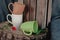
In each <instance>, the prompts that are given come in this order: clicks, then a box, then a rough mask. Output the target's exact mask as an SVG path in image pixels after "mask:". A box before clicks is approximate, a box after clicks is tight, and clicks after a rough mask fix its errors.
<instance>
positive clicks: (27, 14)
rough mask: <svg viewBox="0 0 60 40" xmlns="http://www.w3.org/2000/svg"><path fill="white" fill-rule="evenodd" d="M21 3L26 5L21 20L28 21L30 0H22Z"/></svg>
mask: <svg viewBox="0 0 60 40" xmlns="http://www.w3.org/2000/svg"><path fill="white" fill-rule="evenodd" d="M23 3H24V4H25V5H26V7H25V10H24V15H23V16H24V17H23V21H24V22H25V21H29V13H30V11H29V10H30V0H24V1H23Z"/></svg>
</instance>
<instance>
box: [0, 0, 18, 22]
mask: <svg viewBox="0 0 60 40" xmlns="http://www.w3.org/2000/svg"><path fill="white" fill-rule="evenodd" d="M14 1H17V0H0V22H3V21H6V15H7V14H9V11H8V8H7V6H8V4H9V3H10V2H14Z"/></svg>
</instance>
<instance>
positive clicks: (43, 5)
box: [36, 0, 47, 29]
mask: <svg viewBox="0 0 60 40" xmlns="http://www.w3.org/2000/svg"><path fill="white" fill-rule="evenodd" d="M46 12H47V0H38V1H37V14H36V20H37V21H38V24H39V26H41V28H42V29H44V28H45V27H46Z"/></svg>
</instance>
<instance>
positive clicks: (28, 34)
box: [23, 30, 32, 36]
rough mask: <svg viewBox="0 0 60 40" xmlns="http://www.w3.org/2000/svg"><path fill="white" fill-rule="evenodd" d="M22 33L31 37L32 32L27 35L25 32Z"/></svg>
mask: <svg viewBox="0 0 60 40" xmlns="http://www.w3.org/2000/svg"><path fill="white" fill-rule="evenodd" d="M23 33H24V34H25V35H27V36H30V35H32V32H30V33H27V32H25V31H24V30H23Z"/></svg>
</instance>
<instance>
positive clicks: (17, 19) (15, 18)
mask: <svg viewBox="0 0 60 40" xmlns="http://www.w3.org/2000/svg"><path fill="white" fill-rule="evenodd" d="M9 16H10V17H11V18H12V22H11V21H10V20H9V19H8V18H9ZM22 17H23V15H15V14H8V15H7V21H8V22H9V23H11V24H13V26H14V27H16V28H17V29H18V28H19V26H20V25H21V23H22Z"/></svg>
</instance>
